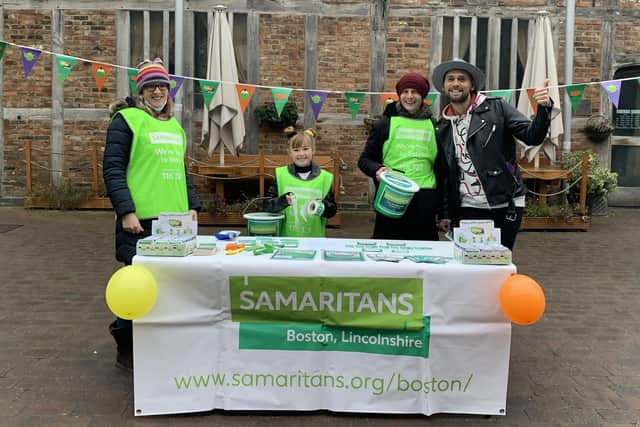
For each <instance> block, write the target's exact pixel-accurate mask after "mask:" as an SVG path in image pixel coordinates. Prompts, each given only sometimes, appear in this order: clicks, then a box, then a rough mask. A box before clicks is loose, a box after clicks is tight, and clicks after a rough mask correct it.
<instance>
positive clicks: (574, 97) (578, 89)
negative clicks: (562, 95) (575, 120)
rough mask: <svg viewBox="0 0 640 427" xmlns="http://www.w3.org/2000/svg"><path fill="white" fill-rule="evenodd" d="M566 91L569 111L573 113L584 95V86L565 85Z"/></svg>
mask: <svg viewBox="0 0 640 427" xmlns="http://www.w3.org/2000/svg"><path fill="white" fill-rule="evenodd" d="M564 90H566V91H567V95H568V96H569V100H570V101H571V109H572V110H573V112H574V113H575V112H576V111H577V110H578V107H579V106H580V102H581V101H582V96H583V95H584V85H567V87H566V88H565V89H564Z"/></svg>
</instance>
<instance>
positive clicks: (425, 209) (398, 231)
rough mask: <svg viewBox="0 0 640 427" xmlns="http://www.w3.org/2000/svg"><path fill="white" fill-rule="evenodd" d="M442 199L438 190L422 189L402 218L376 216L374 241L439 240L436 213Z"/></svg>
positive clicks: (414, 196)
mask: <svg viewBox="0 0 640 427" xmlns="http://www.w3.org/2000/svg"><path fill="white" fill-rule="evenodd" d="M439 202H440V197H439V193H438V191H437V190H431V189H426V188H423V189H420V190H419V191H418V192H417V193H415V194H414V195H413V198H412V199H411V203H409V206H407V210H406V212H405V213H404V215H403V216H402V217H401V218H389V217H386V216H384V215H382V214H380V213H378V214H377V215H376V224H375V226H374V229H373V238H374V239H391V240H393V239H395V240H438V239H439V238H438V229H437V227H436V212H437V210H438V207H439Z"/></svg>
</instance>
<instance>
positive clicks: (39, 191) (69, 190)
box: [31, 182, 90, 210]
mask: <svg viewBox="0 0 640 427" xmlns="http://www.w3.org/2000/svg"><path fill="white" fill-rule="evenodd" d="M89 195H90V191H89V190H88V189H87V190H82V189H78V188H76V187H74V186H72V185H71V184H70V183H69V182H64V183H63V184H62V185H54V184H48V185H35V186H34V187H33V189H32V190H31V197H33V198H34V199H37V200H41V201H43V202H45V203H46V204H47V205H48V206H49V207H50V208H51V209H62V210H68V209H77V208H78V206H80V202H82V201H83V200H86V199H88V198H89Z"/></svg>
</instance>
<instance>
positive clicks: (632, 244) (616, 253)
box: [0, 207, 640, 427]
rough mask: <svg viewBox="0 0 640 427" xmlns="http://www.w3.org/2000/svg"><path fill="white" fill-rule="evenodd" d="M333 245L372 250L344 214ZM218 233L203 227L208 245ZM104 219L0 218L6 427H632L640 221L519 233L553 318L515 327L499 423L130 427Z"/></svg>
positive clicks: (362, 221) (638, 355)
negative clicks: (110, 327)
mask: <svg viewBox="0 0 640 427" xmlns="http://www.w3.org/2000/svg"><path fill="white" fill-rule="evenodd" d="M343 215H344V218H343V227H342V228H340V229H331V230H329V234H330V235H331V236H334V237H343V236H345V237H346V236H349V237H368V236H369V235H370V233H371V229H372V222H371V215H369V214H363V213H343ZM216 230H218V228H214V227H206V228H205V227H203V229H202V230H201V231H202V232H203V233H205V232H213V231H216ZM112 233H113V214H112V213H110V212H104V211H103V212H95V211H94V212H90V211H88V212H58V211H40V210H30V211H26V210H23V209H20V208H7V207H5V208H0V248H1V251H0V321H1V322H2V324H3V325H4V326H3V327H2V328H1V329H0V426H29V427H31V426H64V427H74V426H109V427H111V426H122V425H125V426H134V425H135V426H137V425H141V426H168V425H170V426H174V425H175V426H205V425H206V426H210V425H219V426H256V427H257V426H260V427H268V426H299V425H303V424H304V425H305V426H307V427H312V426H332V427H335V426H368V427H375V426H418V425H420V426H422V425H426V424H428V425H437V426H459V425H469V426H483V425H496V426H544V427H549V426H638V425H639V424H640V327H639V325H640V309H639V306H640V279H639V277H640V262H638V259H637V258H638V257H639V256H640V210H635V209H612V210H611V212H610V215H609V216H608V217H596V218H594V221H593V228H592V229H591V230H589V231H587V232H576V231H573V232H557V231H556V232H551V231H549V232H522V233H521V234H520V235H519V237H518V242H517V244H516V250H515V253H514V260H515V263H516V264H517V265H518V269H519V271H520V272H521V273H524V274H528V275H530V276H532V277H534V278H535V279H536V280H537V281H538V282H539V283H540V284H541V285H542V286H543V288H544V290H545V293H546V297H547V312H546V313H545V316H544V317H543V319H542V320H541V321H540V322H538V323H537V324H535V325H533V326H529V327H518V326H515V327H514V328H513V336H512V349H511V364H510V373H509V391H508V402H507V415H506V416H504V417H481V416H464V415H435V416H431V417H424V416H417V415H415V416H389V415H370V414H334V413H331V412H325V411H320V412H310V413H300V412H287V413H285V412H260V413H253V412H251V413H247V412H240V413H237V412H222V411H213V412H207V413H201V414H190V415H177V416H159V417H138V418H135V417H134V416H133V394H132V390H133V384H132V380H131V377H130V376H129V375H127V374H125V373H124V372H122V371H120V370H118V369H117V368H115V367H114V359H115V346H114V344H113V342H112V340H111V337H110V336H109V334H108V333H107V324H108V323H109V321H110V320H111V318H112V315H111V314H110V312H109V310H108V309H107V307H106V305H105V303H104V286H105V284H106V282H107V280H108V279H109V277H110V276H111V274H112V273H113V272H114V271H115V270H116V269H117V268H119V265H118V264H117V263H116V262H115V260H114V257H113V237H112Z"/></svg>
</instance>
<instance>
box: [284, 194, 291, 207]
mask: <svg viewBox="0 0 640 427" xmlns="http://www.w3.org/2000/svg"><path fill="white" fill-rule="evenodd" d="M292 195H293V193H292V192H288V193H287V194H285V197H286V199H287V204H288V205H289V206H291V205H293V199H292V198H291V196H292Z"/></svg>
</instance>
